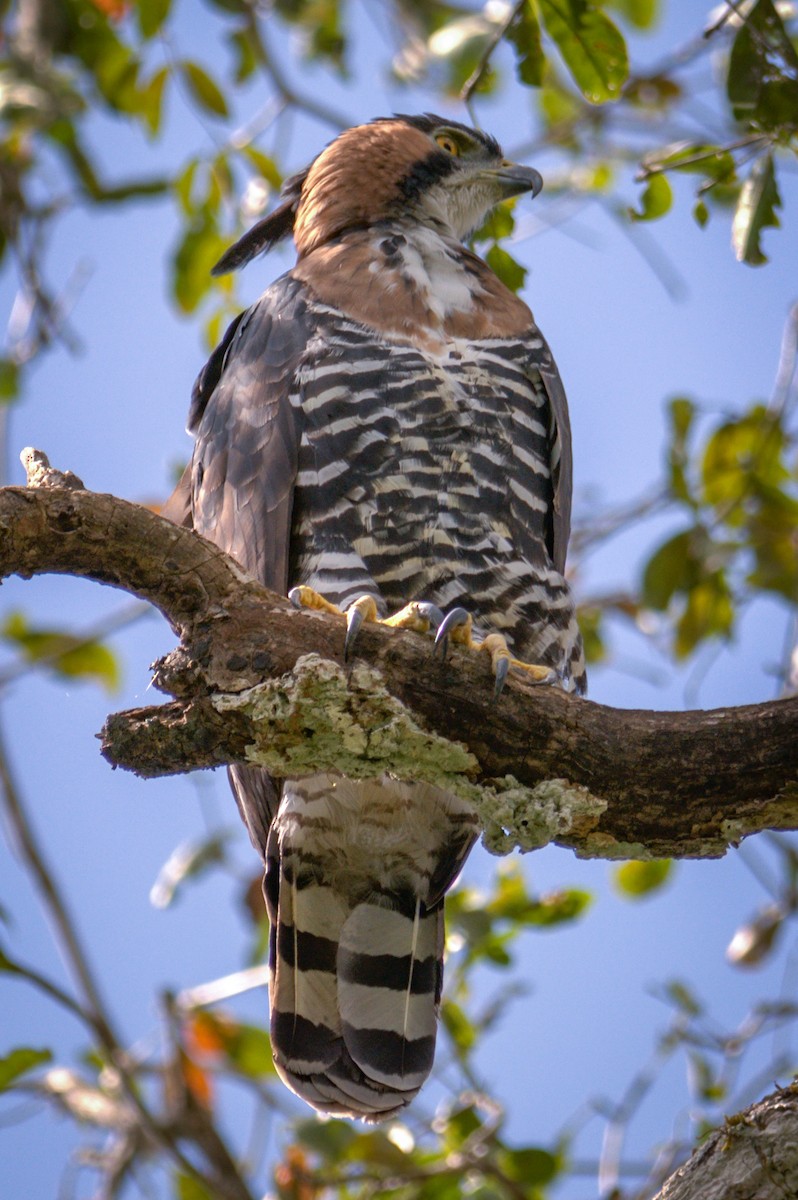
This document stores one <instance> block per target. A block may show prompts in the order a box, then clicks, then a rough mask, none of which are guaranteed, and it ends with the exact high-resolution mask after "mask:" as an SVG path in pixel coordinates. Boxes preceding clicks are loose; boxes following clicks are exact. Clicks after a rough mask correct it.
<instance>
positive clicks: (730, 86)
mask: <svg viewBox="0 0 798 1200" xmlns="http://www.w3.org/2000/svg"><path fill="white" fill-rule="evenodd" d="M726 90H727V94H728V97H729V103H730V104H731V106H732V112H733V113H734V117H735V119H736V120H737V121H740V122H743V123H745V124H749V125H751V126H753V127H755V128H757V129H763V130H765V131H767V132H768V133H787V134H789V133H794V132H795V131H796V129H798V54H797V53H796V50H795V47H794V46H793V44H792V41H791V40H790V37H789V34H788V33H787V30H786V29H785V28H784V23H783V21H782V19H781V16H780V14H779V11H778V9H777V6H776V5H775V4H774V3H773V0H757V2H756V3H755V4H754V5H753V7H752V8H751V10H750V12H748V13H746V17H745V20H744V21H743V22H742V24H741V25H740V28H739V30H738V31H737V34H736V36H735V39H734V43H733V45H732V49H731V54H730V55H729V73H728V78H727V84H726Z"/></svg>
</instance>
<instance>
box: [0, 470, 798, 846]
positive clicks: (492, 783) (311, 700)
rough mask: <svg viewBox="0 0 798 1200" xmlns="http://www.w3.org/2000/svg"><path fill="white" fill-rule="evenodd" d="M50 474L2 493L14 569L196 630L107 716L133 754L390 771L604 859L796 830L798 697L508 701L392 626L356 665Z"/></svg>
mask: <svg viewBox="0 0 798 1200" xmlns="http://www.w3.org/2000/svg"><path fill="white" fill-rule="evenodd" d="M37 461H38V460H37ZM45 462H46V460H45ZM32 478H33V482H34V483H35V482H37V481H38V482H39V483H41V484H44V486H38V487H28V488H6V489H3V491H2V492H0V529H1V530H2V531H3V536H2V542H1V544H0V575H2V576H5V575H8V574H19V575H22V576H26V577H27V576H31V575H35V574H39V573H42V572H52V571H55V572H64V573H69V574H72V575H78V576H84V577H86V578H89V579H93V580H96V581H97V582H100V583H106V584H111V585H112V586H116V587H120V588H124V589H125V590H126V591H129V592H132V593H134V594H135V595H137V596H139V597H141V598H143V599H146V600H148V601H149V602H150V603H152V604H154V605H155V606H156V607H157V608H158V609H160V611H161V612H162V613H163V614H164V616H166V618H167V620H168V621H169V622H170V623H171V625H172V627H173V628H174V629H175V631H176V632H177V633H178V634H179V635H180V637H181V646H180V648H179V649H178V650H176V651H174V652H173V653H172V654H170V655H169V656H167V658H166V659H164V660H162V661H161V663H159V664H157V669H156V674H155V684H156V686H157V687H158V688H160V689H161V690H162V691H166V692H169V693H171V695H172V696H174V697H175V698H176V699H175V700H173V701H172V702H171V703H169V704H165V705H162V706H160V707H150V708H141V709H136V710H133V711H131V712H128V713H123V714H117V715H115V716H113V717H111V718H109V721H108V723H107V725H106V728H105V730H104V744H103V753H104V754H105V756H106V757H107V758H108V759H109V761H111V762H112V763H114V764H115V765H119V766H123V767H126V768H127V769H131V770H135V771H137V772H138V773H139V774H141V775H145V776H147V775H159V774H168V773H174V772H179V771H187V770H191V769H196V768H198V767H209V766H216V765H220V764H222V763H226V762H231V761H243V760H246V761H250V762H258V763H262V764H263V765H265V766H267V767H268V768H269V769H270V770H271V771H272V772H273V773H275V774H280V773H283V774H285V773H286V772H287V771H293V773H295V774H302V773H307V772H309V771H311V770H314V769H322V770H336V769H337V770H342V771H345V772H346V773H348V774H352V775H359V776H361V777H368V776H369V775H370V776H375V775H379V774H381V773H383V772H384V771H392V772H394V773H395V774H397V775H399V776H400V777H404V778H415V779H427V780H429V781H431V782H437V783H440V784H442V785H444V786H447V787H450V788H451V789H452V790H454V791H456V792H458V793H459V794H461V795H464V796H466V797H467V798H469V799H470V800H471V801H472V802H473V803H474V804H475V805H476V807H477V809H478V811H479V813H480V816H481V819H482V821H483V826H484V828H485V831H486V842H487V844H488V846H489V848H491V849H494V850H496V851H499V852H506V851H508V850H509V849H511V848H512V846H513V845H514V844H517V845H519V846H521V847H522V848H523V849H530V848H532V847H534V846H537V845H542V844H544V843H545V842H547V841H550V840H554V841H556V842H558V843H559V844H562V845H566V846H570V847H572V848H573V849H574V850H575V851H576V852H577V853H578V854H580V855H583V856H588V857H590V856H593V857H606V858H630V857H663V856H675V857H688V856H715V855H719V854H722V853H723V852H724V850H725V849H726V847H727V846H728V845H729V844H730V843H735V842H738V841H739V840H740V839H741V838H743V837H744V836H746V835H747V834H749V833H753V832H756V831H758V830H761V829H796V828H798V699H795V698H793V699H788V700H780V701H773V702H770V703H765V704H759V705H752V706H747V707H741V708H727V709H717V710H715V711H710V712H701V711H695V712H686V713H657V712H641V711H634V710H619V709H612V708H608V707H605V706H603V705H600V704H595V703H592V702H590V701H586V700H582V699H579V698H578V697H575V696H570V695H566V694H565V693H563V692H561V691H559V690H558V689H555V688H535V687H533V686H531V685H529V684H528V683H527V682H526V681H525V680H524V679H522V678H518V679H515V678H513V679H512V680H511V681H510V682H509V684H508V687H507V688H506V690H505V692H504V693H503V695H502V697H501V699H500V701H499V702H498V703H494V702H493V700H492V691H491V680H490V668H489V666H488V663H487V661H486V656H484V655H479V654H469V653H467V652H453V653H452V654H451V655H450V658H449V660H448V661H447V662H446V663H442V662H441V661H440V660H439V659H435V658H434V657H433V655H432V647H431V643H430V642H429V640H428V639H425V638H423V637H421V636H419V635H416V634H411V633H407V632H402V631H397V630H392V629H389V628H386V627H385V626H380V625H376V624H374V625H367V626H366V627H365V628H364V629H363V630H362V632H361V635H360V637H359V641H358V645H357V661H356V662H355V663H354V664H351V663H349V664H347V663H345V662H344V660H343V653H342V652H343V625H342V622H341V620H340V618H336V617H334V616H329V615H327V614H322V613H312V614H311V613H307V612H305V613H300V612H297V611H295V610H294V609H293V608H292V606H291V605H290V604H289V603H288V601H287V600H285V599H283V598H282V597H280V596H277V595H275V594H274V593H272V592H269V591H268V590H267V589H266V588H264V587H262V586H261V585H260V584H258V583H257V582H255V581H254V580H252V579H249V578H248V577H246V576H245V575H244V574H243V572H242V571H241V570H240V569H239V568H238V567H237V566H236V564H235V563H234V562H233V561H232V560H231V559H229V558H227V557H226V556H225V555H224V554H222V553H221V552H220V551H219V550H218V548H217V547H215V546H213V545H212V544H211V543H209V542H207V541H205V540H204V539H202V538H200V537H198V536H197V535H196V534H194V533H193V532H191V531H189V530H186V529H180V528H178V527H177V526H175V525H173V524H171V523H170V522H169V521H166V520H164V519H163V518H161V517H159V516H157V515H156V514H154V513H152V512H150V511H149V510H147V509H145V508H141V507H139V506H136V505H133V504H130V503H127V502H126V501H123V500H120V499H118V498H116V497H114V496H108V495H96V494H93V493H90V492H86V491H84V490H81V489H80V487H79V486H76V483H75V481H74V477H73V480H72V482H71V486H63V480H64V477H63V476H59V474H58V473H57V472H52V471H48V470H46V469H44V470H43V471H42V470H40V471H39V477H38V480H37V477H36V475H35V472H34V475H33V477H32ZM79 482H80V481H77V484H79ZM53 484H55V485H56V486H53Z"/></svg>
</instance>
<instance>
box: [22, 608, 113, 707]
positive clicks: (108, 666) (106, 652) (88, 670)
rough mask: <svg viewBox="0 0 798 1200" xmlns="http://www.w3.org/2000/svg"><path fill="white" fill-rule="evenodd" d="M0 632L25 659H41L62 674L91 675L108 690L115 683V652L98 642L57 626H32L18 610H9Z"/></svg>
mask: <svg viewBox="0 0 798 1200" xmlns="http://www.w3.org/2000/svg"><path fill="white" fill-rule="evenodd" d="M0 636H2V637H3V638H5V640H6V641H8V642H10V643H11V644H12V645H14V646H15V647H16V649H17V650H19V651H21V653H22V654H23V656H24V657H25V659H26V660H27V661H28V662H29V663H31V664H36V663H42V664H43V665H44V666H46V667H47V669H48V670H50V671H52V672H53V673H54V674H56V675H59V676H61V677H62V678H65V679H93V680H94V681H95V682H96V683H101V684H102V685H103V686H104V687H105V688H106V689H107V690H108V691H114V690H115V689H116V688H118V687H119V664H118V662H117V659H116V656H115V654H114V653H113V651H112V650H110V649H109V648H108V647H107V646H106V645H104V644H103V643H102V642H97V641H93V640H85V639H83V638H79V637H75V636H74V634H71V633H66V632H65V631H63V630H59V629H41V628H37V627H34V626H32V625H29V624H28V621H27V618H26V617H25V615H24V614H23V613H21V612H12V613H9V615H8V617H7V618H6V620H5V623H4V624H3V626H2V628H1V629H0Z"/></svg>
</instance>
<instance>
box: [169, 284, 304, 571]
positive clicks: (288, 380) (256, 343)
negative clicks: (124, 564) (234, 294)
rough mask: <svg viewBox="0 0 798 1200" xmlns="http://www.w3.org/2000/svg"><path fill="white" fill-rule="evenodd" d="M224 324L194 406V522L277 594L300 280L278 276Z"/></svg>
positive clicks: (300, 328)
mask: <svg viewBox="0 0 798 1200" xmlns="http://www.w3.org/2000/svg"><path fill="white" fill-rule="evenodd" d="M231 329H232V332H231V331H228V336H227V337H226V338H225V341H224V342H223V343H222V346H221V347H220V348H219V350H218V351H217V352H216V355H215V356H214V358H212V359H211V360H210V362H209V363H208V365H207V367H206V369H205V371H203V373H202V375H200V378H199V380H198V386H197V388H196V389H195V395H194V400H193V405H192V426H193V428H194V430H195V432H196V443H195V447H194V456H193V459H192V464H191V508H192V514H193V521H194V528H195V529H196V530H197V532H198V533H201V534H203V535H204V536H205V537H207V538H210V540H211V541H213V542H215V543H216V544H217V546H220V547H221V548H222V549H223V550H226V551H227V553H228V554H231V555H232V556H233V558H235V559H236V560H237V561H238V562H239V563H240V564H241V566H242V567H244V569H245V570H246V571H248V572H249V573H250V574H251V575H254V576H255V577H256V578H257V579H260V580H261V582H262V583H265V584H266V585H267V587H271V588H274V589H275V590H276V591H285V589H286V587H287V578H288V545H289V537H290V530H291V511H292V507H293V496H294V481H295V478H296V472H297V456H298V452H299V439H300V424H299V423H300V413H299V411H298V410H297V409H295V408H293V407H292V405H291V403H290V398H289V393H290V389H291V385H292V382H293V379H294V375H295V372H296V368H297V365H298V363H299V361H300V359H301V357H302V355H303V353H304V351H305V348H306V346H307V342H308V339H309V338H310V336H311V333H312V326H311V322H310V321H309V319H308V317H307V314H306V305H305V299H304V289H303V286H302V285H301V284H299V283H297V282H296V281H295V280H293V279H291V277H290V276H284V277H283V278H282V279H279V280H277V282H276V283H275V284H273V285H272V286H271V287H270V288H269V289H268V290H267V291H266V292H265V293H264V294H263V296H262V297H261V299H260V300H259V301H258V303H257V304H255V305H254V306H253V307H252V308H251V309H249V310H248V312H246V313H245V314H244V316H243V317H242V318H241V319H240V320H239V321H238V322H237V323H235V324H234V327H231Z"/></svg>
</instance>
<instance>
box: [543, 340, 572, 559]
mask: <svg viewBox="0 0 798 1200" xmlns="http://www.w3.org/2000/svg"><path fill="white" fill-rule="evenodd" d="M543 345H544V349H545V358H544V359H543V361H541V363H540V377H541V379H542V380H543V386H544V387H545V389H546V394H547V395H548V398H549V404H550V405H551V414H552V418H553V424H554V428H555V430H556V434H555V439H554V444H553V445H552V472H551V482H552V488H553V496H552V518H551V545H550V546H549V554H550V556H551V561H552V562H553V564H554V566H555V567H556V569H557V570H558V571H559V572H560V574H561V575H564V574H565V556H566V554H567V552H568V539H569V538H570V536H571V493H572V491H573V457H572V452H571V420H570V417H569V416H568V401H567V399H566V397H565V389H564V387H563V385H562V380H561V378H560V372H559V371H558V370H557V365H556V363H555V362H554V359H553V358H552V355H551V351H550V350H549V347H548V345H547V344H546V342H545V341H544V343H543ZM557 442H559V458H557V456H556V454H555V453H554V452H555V447H556V443H557Z"/></svg>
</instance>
